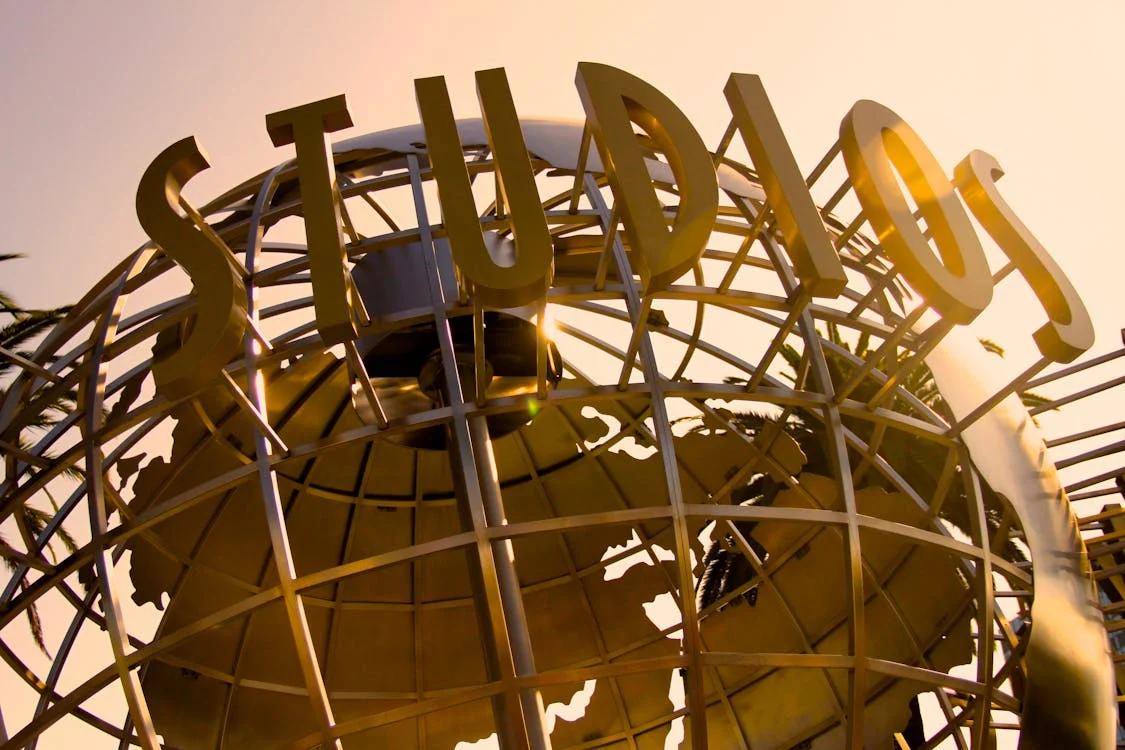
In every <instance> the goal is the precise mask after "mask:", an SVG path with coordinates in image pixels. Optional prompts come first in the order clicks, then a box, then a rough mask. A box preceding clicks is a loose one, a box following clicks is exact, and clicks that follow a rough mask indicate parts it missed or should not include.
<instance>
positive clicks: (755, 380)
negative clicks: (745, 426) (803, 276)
mask: <svg viewBox="0 0 1125 750" xmlns="http://www.w3.org/2000/svg"><path fill="white" fill-rule="evenodd" d="M809 299H810V298H809V296H808V295H807V294H805V293H804V292H803V291H801V287H797V291H796V292H795V293H794V294H793V295H790V307H789V314H788V315H787V316H786V317H785V322H784V323H782V324H781V326H780V327H779V328H778V329H777V333H776V334H774V337H773V341H771V342H770V345H769V346H768V347H767V348H766V351H765V353H764V354H762V358H761V359H760V360H759V361H758V366H757V367H755V368H754V374H753V375H751V376H750V379H749V380H747V381H746V390H747V391H753V390H754V389H755V388H757V387H758V386H759V385H760V384H761V382H762V378H764V377H765V376H766V370H768V369H769V366H770V363H771V362H773V358H774V357H776V356H777V353H778V352H779V351H781V347H782V346H783V345H784V344H785V339H786V337H787V336H789V332H790V331H792V330H793V326H795V325H796V324H797V320H798V319H799V318H800V317H801V313H802V312H804V309H805V305H807V304H808V303H809Z"/></svg>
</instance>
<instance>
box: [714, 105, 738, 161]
mask: <svg viewBox="0 0 1125 750" xmlns="http://www.w3.org/2000/svg"><path fill="white" fill-rule="evenodd" d="M737 130H738V126H737V125H736V124H735V121H734V118H733V117H732V118H731V119H730V122H729V123H727V129H726V130H724V131H723V136H722V137H721V138H719V145H718V146H716V147H715V153H714V161H715V165H716V166H718V165H719V163H720V162H721V161H722V160H723V157H724V156H725V155H726V153H727V149H728V148H730V144H731V141H733V140H734V134H735V132H736V131H737Z"/></svg>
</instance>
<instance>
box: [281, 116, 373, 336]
mask: <svg viewBox="0 0 1125 750" xmlns="http://www.w3.org/2000/svg"><path fill="white" fill-rule="evenodd" d="M351 126H352V116H351V114H350V113H349V112H348V103H347V101H346V100H345V99H344V95H343V94H340V95H339V96H334V97H332V98H331V99H321V100H320V101H318V102H310V103H309V104H303V105H301V106H300V107H293V108H292V109H286V110H283V111H281V112H274V113H273V114H269V115H266V131H267V132H268V133H269V135H270V140H271V141H273V145H275V146H278V147H280V146H285V145H288V144H290V143H292V144H293V145H294V146H295V148H296V150H297V178H298V180H299V182H300V185H301V204H302V206H303V210H304V214H305V238H306V242H307V244H308V248H309V273H310V274H311V275H312V286H313V306H314V309H315V310H316V327H317V329H318V330H319V331H320V337H321V338H322V339H323V340H324V343H325V344H327V345H331V344H340V343H343V342H345V341H351V340H352V339H354V338H355V337H356V329H355V323H353V322H352V315H351V285H350V284H349V283H348V271H347V268H345V267H344V257H345V255H344V237H343V235H342V234H341V221H340V191H339V189H338V188H337V186H336V170H335V168H334V167H333V164H332V148H331V146H330V144H329V142H328V138H327V137H326V134H327V133H334V132H336V131H337V130H343V129H344V128H350V127H351Z"/></svg>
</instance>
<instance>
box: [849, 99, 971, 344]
mask: <svg viewBox="0 0 1125 750" xmlns="http://www.w3.org/2000/svg"><path fill="white" fill-rule="evenodd" d="M840 146H841V148H842V150H843V152H844V163H845V165H847V168H848V174H849V175H850V176H851V180H852V185H853V187H854V188H855V192H856V195H857V196H858V197H859V202H860V205H861V206H862V207H863V211H864V213H865V214H866V215H867V220H868V221H869V222H870V223H871V227H872V228H873V229H874V230H875V233H876V235H878V237H879V242H880V243H882V246H883V249H885V250H886V251H887V255H889V256H890V258H891V261H892V262H893V263H894V264H895V266H896V267H897V268H898V270H899V273H901V274H902V275H903V276H904V277H905V278H906V280H907V282H909V283H910V286H912V287H914V289H916V290H917V291H918V292H919V293H920V294H921V295H922V296H923V297H925V299H926V301H927V302H928V303H930V304H931V305H933V306H934V307H935V308H936V309H937V311H938V312H939V313H941V315H942V317H945V318H948V319H950V320H952V321H954V322H955V323H961V324H965V323H969V322H971V321H972V320H973V318H975V317H976V316H977V315H979V314H980V312H981V311H982V310H984V308H985V307H987V306H988V303H989V302H990V301H991V300H992V274H991V272H990V271H989V270H988V261H987V260H986V259H985V257H984V250H982V249H981V245H980V239H979V238H978V237H977V235H976V232H975V231H974V230H973V225H972V224H971V223H970V222H969V216H968V214H966V213H965V208H964V207H963V206H962V205H961V201H960V200H958V198H957V193H956V192H955V191H954V190H953V185H952V184H950V182H949V179H948V178H947V177H946V176H945V172H944V171H943V170H942V168H941V166H940V165H939V164H938V163H937V160H936V159H934V156H933V154H932V153H930V150H929V149H928V148H926V144H925V143H923V142H922V139H921V138H919V137H918V134H917V133H915V132H914V129H913V128H911V127H910V126H909V125H907V124H906V123H905V122H903V120H902V118H900V117H899V116H898V115H897V114H895V113H894V112H892V111H891V110H889V109H887V108H886V107H884V106H883V105H881V104H877V103H875V102H872V101H866V100H864V101H859V102H856V104H855V106H854V107H852V109H851V111H850V112H848V114H847V115H845V116H844V120H843V122H841V123H840ZM892 165H893V166H892ZM896 169H897V170H898V173H899V174H900V175H901V176H902V181H903V182H904V183H905V184H906V189H907V190H909V191H910V194H911V195H912V196H913V197H914V200H915V202H916V203H917V204H918V209H919V210H920V212H921V215H922V218H923V219H925V220H926V226H928V227H929V229H930V231H931V232H932V233H933V237H934V243H935V244H936V245H937V248H938V251H939V252H940V253H941V260H938V258H937V256H936V255H935V254H934V252H933V251H932V250H931V248H930V246H929V243H928V242H927V241H926V238H925V236H924V235H923V234H922V231H921V230H920V229H919V228H918V222H917V221H916V220H915V219H914V216H913V215H912V213H911V211H910V208H909V206H908V205H907V202H906V199H905V198H904V197H903V195H902V191H901V190H900V189H899V186H898V181H897V180H896V179H895V170H896Z"/></svg>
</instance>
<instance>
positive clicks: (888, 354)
mask: <svg viewBox="0 0 1125 750" xmlns="http://www.w3.org/2000/svg"><path fill="white" fill-rule="evenodd" d="M927 310H929V308H928V307H927V306H926V305H918V307H916V308H914V309H913V310H912V311H911V312H910V314H909V315H907V316H906V317H905V318H903V319H902V321H901V322H900V323H899V324H898V325H897V326H895V329H894V331H892V332H891V334H890V335H889V336H887V338H886V339H884V340H883V343H882V344H881V345H880V346H879V348H878V349H876V350H875V351H874V352H872V353H871V354H869V355H868V356H867V358H866V359H864V360H863V364H862V365H860V367H859V369H858V370H856V371H855V372H854V373H852V376H851V377H850V378H848V381H847V382H846V383H844V384H843V385H842V386H840V388H839V389H838V390H837V391H836V394H835V396H834V397H833V400H834V401H835V403H837V404H839V403H841V402H843V400H844V399H846V398H847V397H848V395H849V394H851V392H852V391H854V390H855V389H856V387H857V386H858V385H859V384H860V383H862V382H863V379H864V378H865V377H867V374H868V373H869V372H871V370H872V369H874V368H875V364H876V363H877V362H879V361H880V360H882V359H888V361H896V360H897V359H898V357H897V356H896V353H897V350H898V342H900V341H902V337H903V336H905V335H906V334H908V333H910V331H911V329H912V328H913V327H914V324H915V323H917V322H918V321H919V320H921V318H922V316H923V315H924V314H925V313H926V311H927Z"/></svg>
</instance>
